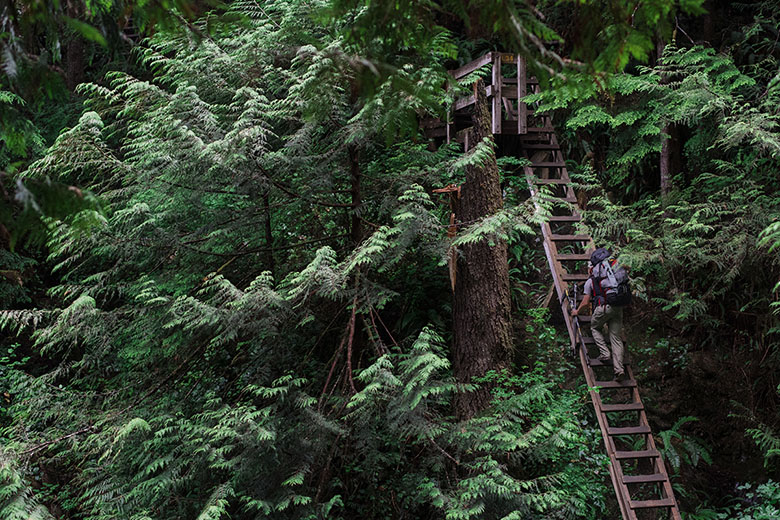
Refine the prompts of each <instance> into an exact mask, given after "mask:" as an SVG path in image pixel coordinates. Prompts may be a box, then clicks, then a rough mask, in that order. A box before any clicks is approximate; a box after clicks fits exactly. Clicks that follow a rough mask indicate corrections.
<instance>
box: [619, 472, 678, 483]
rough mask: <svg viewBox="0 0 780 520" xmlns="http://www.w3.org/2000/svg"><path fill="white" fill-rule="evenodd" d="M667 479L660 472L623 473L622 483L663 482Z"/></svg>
mask: <svg viewBox="0 0 780 520" xmlns="http://www.w3.org/2000/svg"><path fill="white" fill-rule="evenodd" d="M666 480H668V479H667V477H666V475H662V474H661V473H652V474H649V475H624V476H623V483H624V484H645V483H647V482H664V481H666Z"/></svg>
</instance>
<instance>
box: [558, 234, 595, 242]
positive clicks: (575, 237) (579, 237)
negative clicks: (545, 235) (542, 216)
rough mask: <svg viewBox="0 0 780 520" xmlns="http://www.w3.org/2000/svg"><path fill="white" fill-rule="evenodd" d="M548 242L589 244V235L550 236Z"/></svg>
mask: <svg viewBox="0 0 780 520" xmlns="http://www.w3.org/2000/svg"><path fill="white" fill-rule="evenodd" d="M550 240H553V241H559V242H590V235H550Z"/></svg>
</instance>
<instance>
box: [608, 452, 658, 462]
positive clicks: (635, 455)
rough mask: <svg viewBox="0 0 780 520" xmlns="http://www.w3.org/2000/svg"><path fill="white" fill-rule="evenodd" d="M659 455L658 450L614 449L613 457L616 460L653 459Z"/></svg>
mask: <svg viewBox="0 0 780 520" xmlns="http://www.w3.org/2000/svg"><path fill="white" fill-rule="evenodd" d="M660 456H661V453H660V452H659V451H658V450H638V451H616V452H615V458H616V459H618V460H627V459H655V458H658V457H660Z"/></svg>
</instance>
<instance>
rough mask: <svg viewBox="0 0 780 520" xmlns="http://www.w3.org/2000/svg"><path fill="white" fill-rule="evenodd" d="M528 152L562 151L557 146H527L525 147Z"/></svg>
mask: <svg viewBox="0 0 780 520" xmlns="http://www.w3.org/2000/svg"><path fill="white" fill-rule="evenodd" d="M523 148H525V149H526V150H560V149H561V147H560V146H558V145H557V144H526V145H523Z"/></svg>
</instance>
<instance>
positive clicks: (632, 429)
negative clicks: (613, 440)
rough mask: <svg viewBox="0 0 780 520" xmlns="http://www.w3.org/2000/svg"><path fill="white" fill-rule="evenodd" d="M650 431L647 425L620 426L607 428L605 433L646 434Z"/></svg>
mask: <svg viewBox="0 0 780 520" xmlns="http://www.w3.org/2000/svg"><path fill="white" fill-rule="evenodd" d="M648 433H651V430H650V428H649V427H648V426H620V427H612V426H610V427H609V428H607V435H647V434H648Z"/></svg>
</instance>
